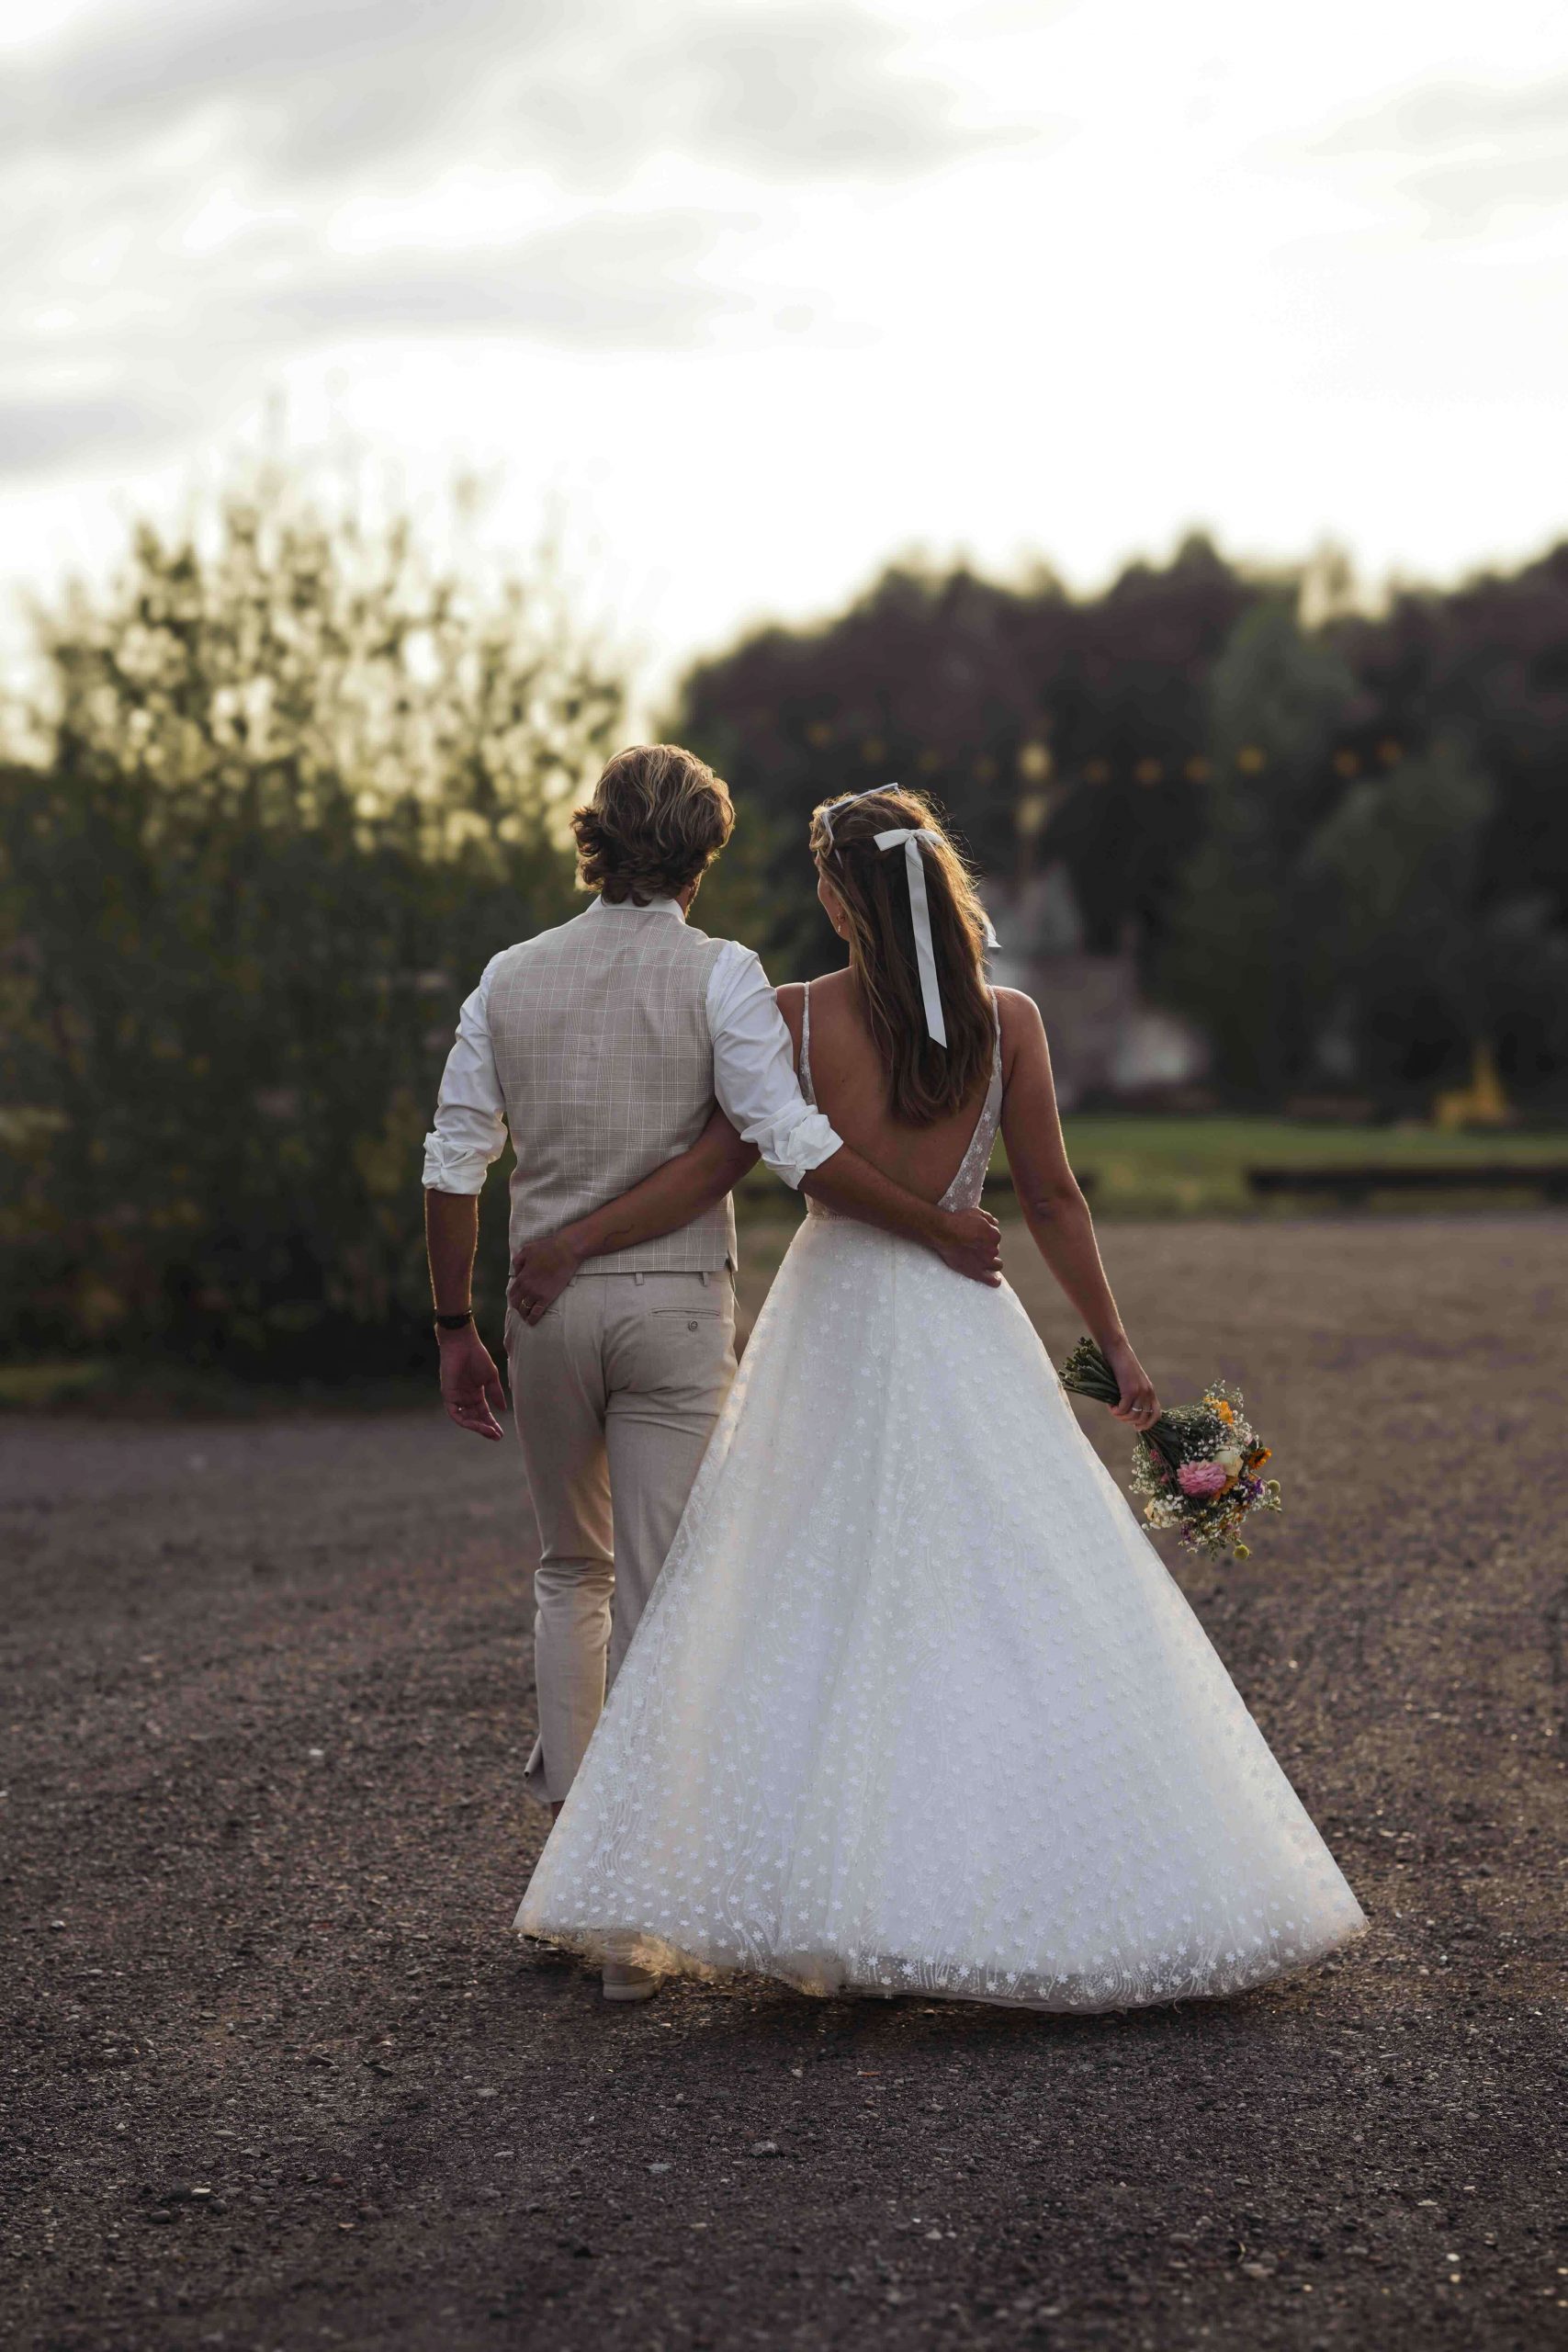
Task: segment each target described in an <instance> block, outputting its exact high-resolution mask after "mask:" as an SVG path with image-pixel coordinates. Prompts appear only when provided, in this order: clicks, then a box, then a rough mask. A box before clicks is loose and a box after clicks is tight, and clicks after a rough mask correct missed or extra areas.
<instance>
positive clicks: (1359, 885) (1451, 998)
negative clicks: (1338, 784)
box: [1303, 740, 1515, 1099]
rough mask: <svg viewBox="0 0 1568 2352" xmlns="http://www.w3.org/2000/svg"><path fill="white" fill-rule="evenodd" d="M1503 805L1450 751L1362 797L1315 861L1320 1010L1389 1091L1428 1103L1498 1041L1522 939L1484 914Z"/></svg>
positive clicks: (1358, 793) (1460, 755)
mask: <svg viewBox="0 0 1568 2352" xmlns="http://www.w3.org/2000/svg"><path fill="white" fill-rule="evenodd" d="M1495 798H1496V796H1495V790H1494V788H1493V786H1492V785H1491V783H1490V782H1489V781H1488V779H1487V778H1486V777H1485V776H1484V775H1482V774H1481V773H1480V771H1479V770H1478V769H1477V768H1476V766H1475V765H1474V763H1473V762H1472V759H1471V757H1470V755H1469V753H1468V752H1466V751H1465V749H1464V748H1463V747H1462V746H1461V744H1459V743H1458V742H1456V741H1451V740H1450V741H1443V742H1439V743H1437V744H1435V745H1434V746H1433V747H1432V749H1431V750H1430V751H1429V752H1427V754H1426V755H1425V756H1424V757H1422V758H1419V759H1411V760H1407V761H1404V762H1403V763H1401V764H1400V765H1399V766H1398V767H1396V768H1394V769H1393V771H1392V772H1391V773H1390V774H1389V775H1385V776H1382V777H1376V778H1368V779H1366V780H1364V781H1362V782H1359V783H1358V784H1356V785H1355V786H1353V787H1352V789H1351V790H1350V791H1349V792H1348V794H1347V796H1346V797H1345V799H1344V801H1343V802H1342V804H1341V805H1340V807H1339V808H1338V809H1337V811H1336V812H1335V814H1334V815H1333V816H1332V817H1331V818H1330V819H1329V820H1327V821H1326V823H1325V824H1324V825H1323V826H1322V827H1321V828H1320V830H1319V831H1318V833H1317V834H1316V836H1315V838H1314V841H1313V842H1312V843H1311V845H1310V847H1309V849H1308V852H1307V854H1306V855H1305V857H1304V859H1303V884H1304V886H1305V891H1306V895H1307V901H1308V903H1309V904H1310V906H1311V909H1312V911H1313V914H1314V918H1315V920H1314V922H1313V924H1312V928H1311V940H1312V953H1311V959H1310V961H1311V965H1312V967H1314V970H1313V977H1314V980H1315V983H1316V985H1315V987H1314V990H1313V996H1314V1001H1316V1002H1317V1003H1319V1004H1327V1003H1330V1002H1332V1003H1333V1005H1334V1006H1335V1008H1336V1017H1337V1023H1338V1025H1339V1027H1340V1030H1341V1033H1342V1034H1343V1035H1344V1036H1345V1037H1346V1038H1347V1040H1348V1041H1349V1044H1350V1047H1351V1050H1352V1051H1353V1053H1354V1055H1355V1057H1356V1075H1357V1076H1358V1077H1359V1078H1360V1079H1361V1080H1363V1081H1365V1082H1368V1083H1371V1085H1373V1086H1375V1087H1377V1088H1379V1089H1381V1090H1383V1091H1392V1092H1397V1091H1406V1090H1410V1089H1415V1090H1416V1091H1417V1094H1418V1099H1424V1098H1425V1095H1426V1094H1427V1091H1429V1090H1430V1088H1431V1087H1432V1086H1433V1085H1434V1084H1436V1083H1438V1082H1440V1081H1442V1080H1458V1079H1461V1078H1463V1077H1464V1076H1465V1075H1466V1074H1467V1072H1468V1070H1469V1068H1470V1062H1471V1056H1472V1049H1473V1047H1474V1046H1476V1045H1478V1044H1480V1043H1483V1042H1485V1043H1487V1044H1490V1042H1491V1029H1492V1014H1493V1011H1494V1001H1495V997H1497V995H1498V994H1499V984H1500V983H1501V984H1502V986H1504V987H1506V982H1507V972H1506V965H1507V960H1508V957H1509V956H1510V954H1511V953H1512V952H1513V934H1514V931H1515V924H1514V923H1513V922H1509V921H1504V920H1499V915H1498V914H1496V913H1495V914H1493V915H1492V916H1490V917H1489V916H1488V913H1487V910H1485V908H1484V906H1483V902H1482V890H1481V878H1482V852H1483V844H1484V842H1485V838H1486V832H1487V828H1488V826H1489V824H1490V821H1491V819H1492V815H1493V810H1494V808H1495Z"/></svg>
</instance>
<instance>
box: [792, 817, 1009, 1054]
mask: <svg viewBox="0 0 1568 2352" xmlns="http://www.w3.org/2000/svg"><path fill="white" fill-rule="evenodd" d="M897 789H898V787H897V785H896V784H891V785H881V786H877V788H876V789H875V790H874V791H872V792H849V793H846V794H845V796H844V797H843V798H842V800H835V801H834V802H833V804H832V808H831V809H823V810H822V812H821V814H822V830H823V831H824V832H825V833H826V834H827V836H828V847H829V849H831V848H832V847H833V824H832V816H833V809H848V808H850V807H851V806H852V804H853V803H854V802H855V801H857V800H877V799H880V798H881V797H882V795H883V794H884V793H886V792H897ZM872 839H873V841H874V842H875V843H876V846H877V848H878V849H880V850H889V849H897V848H898V847H899V846H900V844H902V847H903V851H904V876H905V879H906V881H907V882H908V888H909V921H910V922H911V924H912V926H913V928H914V933H915V965H916V968H917V970H918V971H919V978H920V1002H921V1004H922V1005H923V1006H924V1008H925V1015H926V1034H927V1035H928V1036H929V1037H930V1038H931V1043H932V1045H933V1046H941V1047H942V1050H943V1052H944V1053H945V1051H946V1050H947V1023H946V1022H945V1021H944V1020H943V1019H942V990H941V989H940V988H939V987H938V985H937V977H936V942H935V940H934V939H933V938H932V936H931V900H930V899H929V897H928V896H927V893H926V862H925V859H924V858H923V857H922V856H921V854H920V843H921V842H935V841H940V840H941V839H942V835H941V834H940V833H938V832H936V831H933V829H932V828H931V826H930V825H890V826H889V827H888V828H887V830H886V832H881V833H874V834H873V835H872ZM985 921H986V944H987V947H995V946H997V945H998V944H999V943H998V938H997V934H996V932H995V930H994V929H993V928H992V924H991V918H990V916H989V915H987V916H986V918H985Z"/></svg>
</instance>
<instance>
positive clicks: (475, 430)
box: [0, 0, 1568, 684]
mask: <svg viewBox="0 0 1568 2352" xmlns="http://www.w3.org/2000/svg"><path fill="white" fill-rule="evenodd" d="M0 221H3V222H4V224H5V225H4V230H3V232H0V235H3V238H4V244H3V247H0V253H3V262H0V269H3V277H4V300H3V303H0V575H3V576H4V577H6V578H7V579H9V580H10V581H12V582H29V583H36V582H47V581H48V580H50V579H51V578H53V577H55V576H57V575H58V573H59V572H60V571H62V569H64V568H66V567H68V566H71V565H79V566H85V567H89V568H91V567H94V566H96V565H98V564H101V563H102V562H104V561H105V560H107V558H108V556H109V554H110V552H111V551H112V549H113V548H114V546H115V544H116V542H117V537H118V533H119V532H120V531H121V530H122V528H123V522H124V517H125V515H127V513H128V512H130V511H131V510H132V509H133V508H134V507H136V506H137V505H139V504H146V503H152V504H165V505H166V504H167V503H169V502H170V501H171V500H172V499H173V498H174V497H175V494H176V492H177V491H178V489H179V486H180V485H181V484H182V483H185V482H188V481H190V480H191V478H192V477H193V476H203V477H205V476H208V475H210V474H211V473H212V472H214V471H216V470H218V469H220V467H221V464H222V461H223V453H224V452H225V451H226V450H228V449H231V447H233V446H234V445H235V444H236V443H237V442H241V441H243V440H244V439H245V438H246V436H247V435H251V436H254V434H255V432H256V429H257V420H258V418H259V416H260V415H261V414H262V413H263V411H264V409H265V403H266V401H267V400H268V397H269V396H273V397H275V398H276V397H278V396H281V397H282V399H283V400H284V401H285V403H286V407H287V413H288V418H289V421H290V422H289V430H290V432H291V434H292V435H293V437H294V438H295V440H296V441H297V443H298V444H299V447H301V448H303V449H305V450H307V451H310V450H315V449H319V448H321V447H322V446H323V445H324V444H326V443H327V442H329V441H330V440H331V439H332V437H333V435H334V434H335V435H342V436H346V437H348V438H351V439H353V440H354V441H355V442H357V443H358V444H359V445H361V446H363V447H367V448H368V449H369V450H371V451H374V452H377V453H379V454H380V455H382V456H384V457H385V458H388V459H389V460H392V461H395V462H396V464H397V465H398V466H399V467H400V469H401V471H402V474H403V476H404V477H405V478H406V480H407V481H408V482H409V484H410V486H411V488H412V490H413V491H414V492H415V493H416V494H418V495H425V494H427V493H429V492H432V491H433V490H434V486H435V485H436V484H437V483H438V482H439V481H442V480H443V479H444V478H446V476H447V475H448V474H449V473H450V471H451V470H452V469H453V467H454V466H455V465H456V464H457V463H459V462H462V461H475V462H478V463H479V465H481V466H482V467H484V468H486V469H496V470H497V471H498V473H499V475H500V478H501V481H502V488H501V490H500V492H499V495H498V499H497V502H496V504H495V506H494V508H493V510H492V512H491V521H490V529H491V533H492V535H494V536H496V537H499V538H501V539H502V540H508V541H514V542H515V543H517V544H518V545H523V544H525V543H527V542H528V541H530V540H531V539H532V537H534V535H535V533H536V529H537V527H538V523H539V518H540V516H541V515H542V514H543V513H545V512H546V511H547V510H549V511H554V512H556V513H558V515H561V516H562V517H564V521H565V527H566V532H567V537H568V542H569V547H570V553H571V559H572V561H573V565H574V567H575V569H576V570H577V571H579V573H580V574H581V577H582V579H583V582H584V584H585V592H586V593H587V594H588V595H589V596H590V598H591V600H592V602H593V604H594V605H595V606H596V608H597V609H598V610H599V611H601V612H602V613H604V614H605V615H606V616H608V617H609V618H610V619H611V620H612V621H613V623H614V625H615V628H617V629H618V630H619V631H620V632H621V633H622V634H623V636H624V637H626V639H630V640H634V641H635V642H637V644H638V645H640V646H641V647H643V648H645V649H646V657H645V670H644V675H645V679H646V680H647V681H649V683H653V684H656V683H657V682H658V680H659V679H660V676H662V675H667V674H668V673H669V671H670V669H671V665H673V664H674V663H676V662H679V661H680V660H681V659H682V658H683V657H684V656H685V655H687V654H688V653H690V652H691V651H693V650H698V649H703V648H707V647H711V646H714V645H716V644H718V643H721V642H722V641H724V640H725V639H728V637H729V636H730V635H731V634H732V633H733V632H734V631H735V629H736V628H738V627H739V626H740V625H741V624H743V623H744V622H746V621H748V620H750V619H753V618H756V617H758V616H763V615H766V614H772V613H778V614H782V615H784V616H809V615H813V614H817V613H819V612H822V611H826V610H828V609H829V608H830V607H831V606H832V605H834V604H835V603H837V602H838V601H839V600H840V599H841V598H842V597H844V596H845V595H846V594H849V593H850V592H852V590H853V589H855V588H857V587H858V586H860V585H861V584H863V582H865V581H866V580H867V579H868V578H869V577H870V576H871V574H872V573H873V572H874V569H875V568H876V567H877V566H878V565H879V564H880V563H881V562H882V561H883V560H885V559H886V558H887V557H889V556H891V555H893V554H896V553H897V552H899V551H902V550H907V549H908V548H913V547H923V548H926V549H928V550H930V551H931V552H934V553H936V554H939V555H946V554H948V553H949V552H952V551H953V550H955V549H959V548H963V549H964V550H966V551H968V552H969V553H970V554H972V555H973V556H974V557H975V558H976V560H979V561H980V562H982V563H984V564H987V565H991V566H997V567H1010V566H1012V565H1014V564H1016V563H1018V562H1019V561H1020V560H1023V559H1026V558H1028V557H1029V556H1031V555H1032V554H1041V555H1043V556H1045V557H1046V558H1048V559H1049V560H1052V561H1053V562H1055V564H1057V565H1058V566H1059V567H1060V568H1061V569H1063V570H1064V571H1066V573H1067V575H1068V576H1069V578H1071V579H1073V580H1075V581H1077V582H1080V583H1084V584H1089V583H1091V582H1097V581H1099V580H1100V579H1102V578H1103V577H1105V575H1106V574H1107V573H1108V572H1109V571H1111V569H1112V568H1113V567H1114V566H1115V565H1116V564H1117V563H1118V562H1120V561H1121V560H1123V559H1124V558H1125V557H1126V556H1128V555H1129V554H1132V553H1134V552H1137V551H1140V550H1149V551H1154V552H1164V551H1166V550H1168V548H1169V547H1170V545H1171V544H1172V542H1173V540H1174V539H1175V538H1176V537H1178V536H1179V534H1180V532H1181V531H1182V530H1183V529H1185V528H1186V527H1188V526H1190V525H1193V524H1202V525H1206V526H1209V527H1211V528H1213V530H1214V531H1215V532H1216V533H1217V535H1218V536H1219V537H1220V538H1221V540H1222V542H1223V543H1224V545H1226V546H1227V547H1229V548H1232V549H1234V550H1235V551H1237V552H1240V553H1244V554H1256V555H1262V556H1278V555H1282V554H1293V553H1302V552H1304V551H1305V550H1306V549H1308V548H1310V547H1311V546H1312V545H1313V544H1314V542H1316V541H1319V540H1321V539H1322V538H1324V537H1336V538H1337V539H1340V540H1342V541H1344V542H1345V543H1346V544H1348V547H1349V548H1350V549H1351V550H1352V552H1353V553H1354V555H1355V557H1356V558H1357V560H1358V561H1359V564H1360V565H1361V566H1362V567H1363V568H1364V570H1365V571H1367V572H1368V573H1369V574H1370V575H1372V576H1376V575H1379V574H1382V573H1383V572H1386V571H1389V570H1390V569H1392V568H1398V569H1401V570H1403V571H1407V572H1417V573H1424V574H1432V575H1438V576H1447V575H1451V574H1453V573H1454V572H1456V571H1460V570H1461V569H1462V568H1464V567H1466V566H1468V565H1470V564H1472V563H1474V562H1476V561H1479V560H1485V559H1488V558H1491V557H1504V558H1512V557H1516V556H1517V555H1519V554H1522V553H1525V552H1527V551H1529V550H1531V549H1533V548H1538V547H1540V546H1541V545H1543V544H1544V543H1546V542H1547V541H1548V540H1549V539H1550V538H1551V537H1552V536H1553V535H1554V534H1556V533H1558V532H1560V531H1563V530H1565V529H1568V481H1565V480H1564V458H1563V449H1564V441H1565V435H1564V429H1563V428H1564V422H1565V412H1564V398H1563V395H1564V391H1565V390H1568V13H1565V12H1564V11H1563V10H1562V7H1561V6H1555V5H1553V6H1540V5H1536V4H1535V0H1486V5H1485V6H1476V5H1475V0H1418V4H1417V0H1314V5H1313V6H1310V7H1309V6H1302V5H1299V4H1298V5H1292V0H1273V5H1259V0H1179V5H1173V0H963V5H957V6H954V5H950V4H949V0H886V5H874V4H873V0H658V5H657V6H653V5H649V0H640V5H639V0H163V5H155V0H27V5H25V6H24V5H19V0H0Z"/></svg>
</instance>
